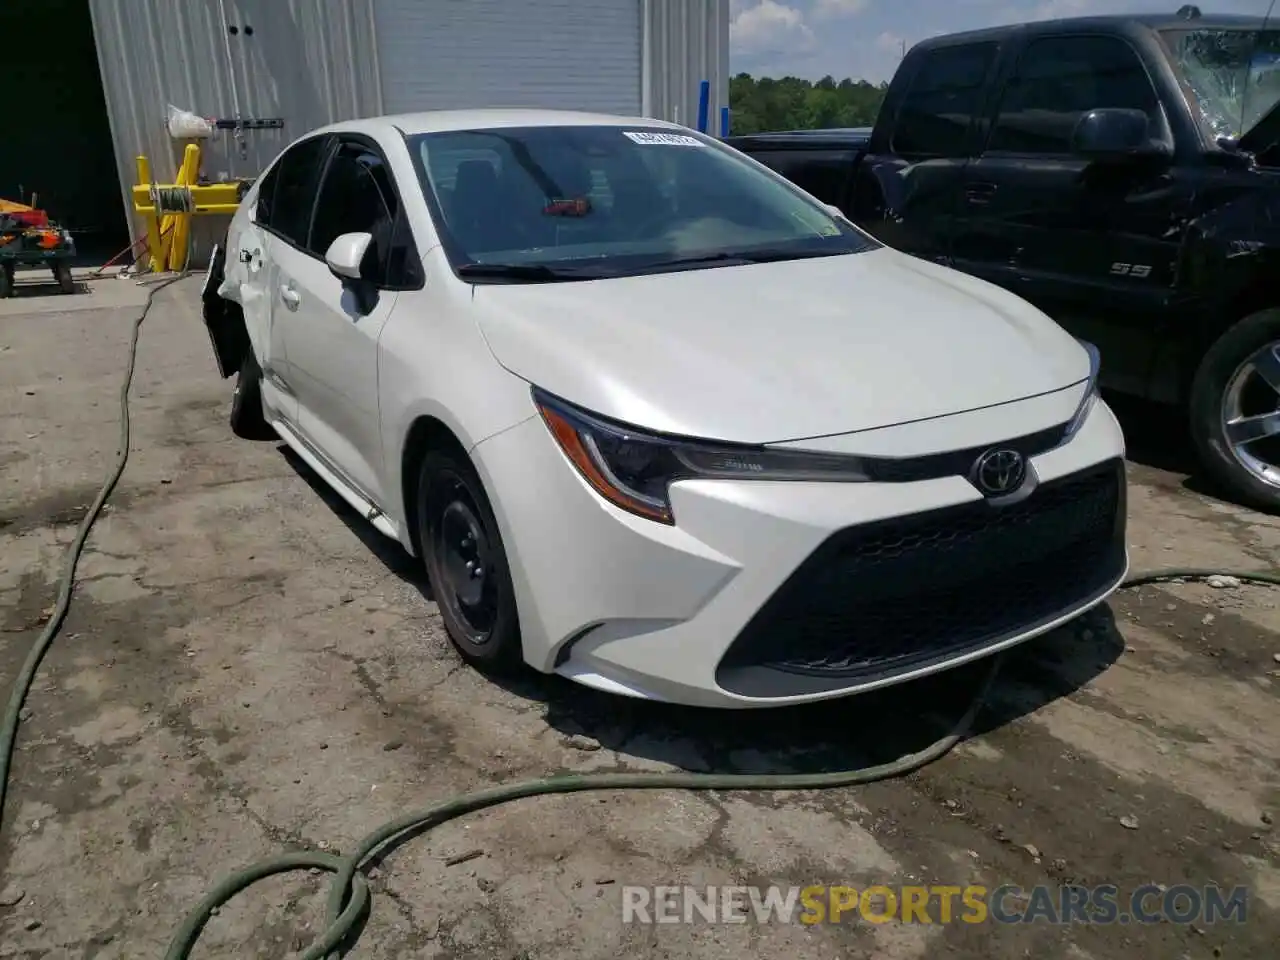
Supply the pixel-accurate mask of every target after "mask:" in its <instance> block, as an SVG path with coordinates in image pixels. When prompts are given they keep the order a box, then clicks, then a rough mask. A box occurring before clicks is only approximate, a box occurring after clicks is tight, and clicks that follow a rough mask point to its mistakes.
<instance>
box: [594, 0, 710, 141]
mask: <svg viewBox="0 0 1280 960" xmlns="http://www.w3.org/2000/svg"><path fill="white" fill-rule="evenodd" d="M642 3H643V10H644V20H643V23H642V29H643V30H644V32H645V43H644V48H645V58H644V65H643V77H642V80H641V86H642V91H643V96H644V101H643V103H644V105H643V112H644V115H645V116H647V117H654V118H656V119H659V120H671V121H674V122H675V123H683V124H684V125H685V126H687V127H694V126H697V123H698V85H699V84H700V83H701V82H702V81H703V80H709V81H710V82H711V98H710V110H709V111H708V117H707V132H708V133H710V134H712V135H717V134H719V132H720V108H721V107H722V106H728V105H729V0H642ZM584 6H585V0H584Z"/></svg>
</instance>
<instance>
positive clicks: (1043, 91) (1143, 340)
mask: <svg viewBox="0 0 1280 960" xmlns="http://www.w3.org/2000/svg"><path fill="white" fill-rule="evenodd" d="M1107 107H1117V108H1125V109H1137V110H1141V111H1143V112H1144V113H1146V114H1147V116H1148V118H1149V122H1150V124H1151V131H1152V135H1153V136H1155V137H1158V138H1163V139H1168V140H1171V135H1170V133H1169V125H1168V121H1167V118H1166V116H1165V113H1164V110H1163V108H1162V106H1161V103H1160V98H1159V95H1158V94H1157V92H1156V88H1155V86H1154V85H1153V83H1152V81H1151V77H1150V75H1149V74H1148V72H1147V69H1146V67H1145V66H1144V64H1143V61H1142V58H1141V57H1140V56H1139V54H1138V53H1137V51H1136V50H1135V49H1134V48H1133V47H1132V46H1131V45H1130V44H1129V43H1128V41H1126V40H1124V39H1123V38H1121V37H1118V36H1108V35H1092V34H1077V35H1061V36H1052V35H1050V36H1044V37H1040V38H1037V39H1034V40H1032V41H1031V42H1030V43H1029V44H1028V45H1027V47H1026V48H1025V49H1024V50H1023V52H1022V54H1021V56H1020V57H1019V58H1018V61H1017V63H1016V64H1015V65H1014V67H1013V70H1012V72H1011V74H1010V76H1009V78H1008V82H1007V83H1006V84H1005V86H1004V89H1003V91H1002V94H1001V97H1000V100H999V103H998V106H997V108H996V113H995V117H994V119H993V122H992V124H991V133H990V136H989V138H988V140H987V143H986V145H985V148H984V150H983V152H982V154H981V156H980V157H978V158H977V159H976V160H974V161H973V162H972V163H971V164H970V165H969V167H968V169H967V170H966V172H965V186H964V200H963V205H962V209H961V212H960V213H959V214H958V216H957V225H956V234H955V239H954V243H953V253H954V257H955V260H954V264H955V266H956V267H958V268H960V269H962V270H965V271H966V272H969V273H973V274H975V275H977V276H980V277H982V278H983V279H986V280H990V281H992V282H994V283H997V284H1000V285H1001V286H1003V287H1006V288H1008V289H1009V290H1012V291H1013V292H1014V293H1017V294H1019V295H1020V296H1022V297H1025V298H1026V299H1027V300H1030V301H1031V302H1032V303H1034V304H1035V305H1036V306H1038V307H1040V308H1041V309H1042V310H1044V311H1045V312H1046V313H1048V314H1049V315H1050V316H1051V317H1053V318H1054V319H1055V320H1057V321H1058V322H1059V323H1060V324H1061V325H1062V326H1063V327H1065V328H1066V329H1068V330H1069V331H1071V332H1072V333H1074V334H1075V335H1076V336H1079V337H1083V338H1084V339H1087V340H1090V341H1091V342H1093V343H1095V344H1096V345H1097V346H1098V347H1099V349H1100V350H1101V352H1102V378H1103V383H1104V384H1105V385H1107V386H1110V387H1113V388H1116V389H1120V390H1124V391H1126V392H1133V393H1143V392H1145V389H1146V384H1147V382H1148V379H1149V374H1150V371H1151V366H1152V362H1153V359H1154V356H1155V346H1156V343H1157V337H1158V335H1159V330H1160V327H1161V325H1162V323H1163V322H1165V321H1166V320H1167V317H1168V316H1169V307H1170V304H1171V301H1172V300H1173V297H1174V285H1175V280H1176V264H1177V256H1178V246H1179V241H1180V238H1181V234H1180V231H1178V230H1176V229H1172V228H1173V227H1174V225H1175V224H1177V223H1179V222H1180V219H1181V218H1182V217H1184V216H1185V215H1186V214H1187V213H1188V212H1189V211H1190V208H1191V202H1192V199H1193V191H1192V188H1191V186H1190V185H1189V184H1188V183H1187V182H1186V181H1185V180H1184V179H1182V178H1180V177H1179V175H1178V171H1177V169H1176V168H1175V167H1174V166H1173V165H1172V164H1171V163H1169V162H1168V161H1167V160H1163V159H1156V160H1152V159H1150V158H1144V159H1141V160H1135V161H1134V162H1123V163H1099V162H1091V161H1089V160H1087V159H1085V158H1083V157H1080V156H1078V155H1077V154H1075V153H1073V151H1072V148H1071V135H1072V132H1073V130H1074V128H1075V125H1076V123H1077V122H1078V121H1079V119H1080V117H1081V116H1082V115H1083V114H1084V113H1086V112H1087V111H1089V110H1094V109H1099V108H1107Z"/></svg>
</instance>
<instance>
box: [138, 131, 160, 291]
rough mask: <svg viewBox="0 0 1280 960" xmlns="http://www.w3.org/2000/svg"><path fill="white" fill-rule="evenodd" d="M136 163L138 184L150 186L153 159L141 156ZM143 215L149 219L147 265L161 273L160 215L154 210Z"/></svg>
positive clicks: (154, 271)
mask: <svg viewBox="0 0 1280 960" xmlns="http://www.w3.org/2000/svg"><path fill="white" fill-rule="evenodd" d="M135 163H136V164H137V168H138V185H139V186H142V187H149V186H150V184H151V161H149V160H148V159H147V158H146V157H143V156H139V157H137V158H136V160H135ZM135 205H136V203H135ZM143 216H144V219H145V220H146V221H147V260H148V264H147V266H148V267H149V268H150V270H151V272H152V273H159V272H160V270H161V266H160V264H161V262H162V261H161V259H160V258H161V255H162V253H163V248H162V247H161V245H160V236H161V234H160V215H159V213H158V212H156V211H154V210H153V211H152V212H151V213H148V214H144V215H143Z"/></svg>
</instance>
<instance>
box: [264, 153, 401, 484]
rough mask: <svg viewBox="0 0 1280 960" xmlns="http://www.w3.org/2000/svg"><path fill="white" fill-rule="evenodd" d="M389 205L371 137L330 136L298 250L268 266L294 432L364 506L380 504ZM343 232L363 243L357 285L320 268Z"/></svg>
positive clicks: (394, 198) (385, 175)
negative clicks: (363, 238) (281, 313)
mask: <svg viewBox="0 0 1280 960" xmlns="http://www.w3.org/2000/svg"><path fill="white" fill-rule="evenodd" d="M399 207H400V203H399V199H398V193H397V191H396V188H395V185H394V183H393V180H392V176H391V171H390V169H389V167H388V165H387V163H386V160H385V158H384V157H383V155H382V153H381V151H380V150H379V149H378V147H377V146H376V144H375V143H374V142H373V141H372V140H368V139H365V138H362V137H356V136H353V135H342V136H339V137H338V138H337V143H336V146H335V148H334V150H333V151H332V152H331V154H330V156H329V158H328V162H327V164H326V166H325V169H324V173H323V176H322V177H321V180H320V185H319V190H318V192H317V194H316V203H315V213H314V216H313V218H312V221H311V226H310V231H309V235H308V239H307V243H306V245H305V248H303V249H294V250H292V251H291V252H290V254H289V256H288V257H282V258H281V259H279V260H278V261H277V263H278V266H279V268H280V275H279V277H278V278H277V283H278V286H279V294H278V296H279V300H280V303H281V304H282V306H283V308H284V309H285V310H287V311H288V312H289V313H290V314H291V316H290V320H289V321H288V324H287V326H286V329H285V349H286V351H287V352H288V355H289V375H290V378H291V381H292V384H293V387H294V389H295V391H296V393H297V397H298V422H299V433H300V435H301V436H302V438H303V439H304V440H305V441H306V442H307V443H308V445H309V446H311V447H313V448H314V449H315V451H316V452H317V453H319V454H320V455H321V456H322V457H323V459H324V460H325V461H327V463H328V464H329V465H330V466H331V467H333V468H335V469H336V470H337V472H338V474H339V476H340V477H341V478H342V479H343V480H344V481H346V482H347V483H348V484H350V486H352V487H353V488H354V489H355V490H356V492H358V493H360V494H361V495H362V496H363V497H364V498H365V499H367V500H369V501H370V502H372V503H374V504H379V505H381V504H385V503H387V502H388V500H387V497H386V490H385V489H384V487H385V482H384V476H385V471H384V462H383V452H382V433H381V429H380V420H379V409H378V338H379V336H380V335H381V333H382V329H383V326H384V325H385V324H386V322H387V319H388V318H389V317H390V316H391V313H392V311H393V310H394V309H395V305H396V301H397V299H398V297H399V294H398V292H397V291H396V289H394V288H395V286H396V284H395V283H389V282H388V270H389V265H390V263H391V260H392V246H393V236H394V235H397V234H398V228H397V223H398V214H399ZM344 233H368V234H371V235H372V237H373V242H372V243H371V244H370V247H369V254H368V256H367V257H366V262H365V270H366V277H367V279H366V280H363V281H351V280H345V279H343V278H340V277H338V276H337V275H336V274H334V273H333V271H331V270H330V269H329V267H328V265H327V264H326V263H325V259H324V257H325V253H326V252H327V251H328V249H329V245H330V244H331V243H332V242H333V241H334V240H335V239H336V238H337V237H339V236H341V235H342V234H344Z"/></svg>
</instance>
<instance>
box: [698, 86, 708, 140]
mask: <svg viewBox="0 0 1280 960" xmlns="http://www.w3.org/2000/svg"><path fill="white" fill-rule="evenodd" d="M710 105H711V81H710V80H703V81H702V83H700V84H699V85H698V132H699V133H706V132H707V110H708V108H709V107H710Z"/></svg>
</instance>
